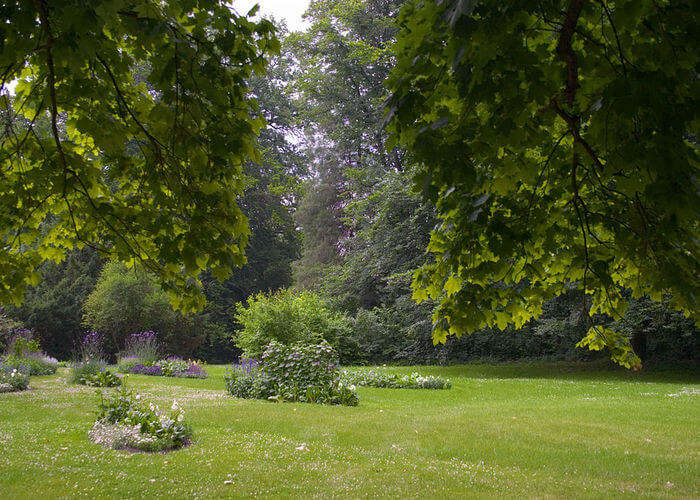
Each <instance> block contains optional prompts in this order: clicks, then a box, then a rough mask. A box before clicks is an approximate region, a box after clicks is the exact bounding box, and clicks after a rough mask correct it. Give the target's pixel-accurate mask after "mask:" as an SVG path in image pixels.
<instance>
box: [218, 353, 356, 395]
mask: <svg viewBox="0 0 700 500" xmlns="http://www.w3.org/2000/svg"><path fill="white" fill-rule="evenodd" d="M224 380H225V382H226V390H227V391H228V392H229V393H230V394H231V395H232V396H235V397H239V398H248V399H268V400H271V401H280V402H281V401H300V402H306V403H321V404H333V405H348V406H357V404H358V403H359V399H358V397H357V391H356V389H355V386H354V385H352V384H347V383H345V382H344V381H343V380H342V379H341V378H340V377H339V372H338V362H337V356H336V354H335V351H334V350H333V348H332V347H331V346H330V345H328V344H327V343H325V342H324V343H322V344H319V345H305V346H285V345H282V344H280V343H278V342H271V343H270V344H269V345H267V346H266V349H265V352H264V353H263V355H262V358H261V360H260V361H257V360H251V359H243V360H241V363H240V364H238V365H233V366H231V367H230V368H229V369H228V372H227V373H226V375H225V376H224Z"/></svg>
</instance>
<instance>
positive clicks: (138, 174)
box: [0, 0, 279, 309]
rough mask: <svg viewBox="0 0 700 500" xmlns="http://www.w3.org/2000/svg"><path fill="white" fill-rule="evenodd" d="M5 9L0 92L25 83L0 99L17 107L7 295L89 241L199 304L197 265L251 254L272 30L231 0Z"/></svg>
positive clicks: (218, 269) (4, 259)
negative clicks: (260, 76)
mask: <svg viewBox="0 0 700 500" xmlns="http://www.w3.org/2000/svg"><path fill="white" fill-rule="evenodd" d="M0 16H1V17H0V21H1V22H0V94H2V90H3V89H4V88H5V86H6V84H7V83H8V82H13V81H14V82H16V87H15V89H14V97H13V98H12V99H11V100H10V99H9V98H8V96H7V94H5V95H0V108H3V109H7V108H8V107H9V106H10V105H11V106H12V111H11V113H12V114H13V119H9V120H5V123H4V125H5V127H4V128H3V130H2V131H0V133H1V136H0V172H1V175H0V213H1V214H2V216H1V217H0V241H1V242H2V245H0V301H3V302H6V301H9V300H14V301H19V300H21V297H22V295H23V293H24V289H25V286H26V285H27V283H36V281H37V280H38V279H39V274H38V273H37V272H36V267H37V265H38V264H39V263H40V262H41V261H42V260H46V259H52V260H56V261H59V260H61V259H63V257H64V256H65V254H66V252H67V251H69V250H71V249H73V248H76V247H82V246H85V245H88V246H91V247H94V248H95V249H97V250H99V251H100V252H102V253H103V254H106V255H111V256H115V257H117V258H119V259H121V260H123V261H128V262H132V261H140V262H141V263H142V264H143V265H144V267H146V268H147V269H149V270H150V271H151V272H154V273H155V274H156V275H157V276H158V277H159V278H160V280H161V282H162V283H163V284H164V285H165V286H166V287H167V289H168V290H169V291H170V292H171V293H172V300H173V301H174V302H175V303H176V304H177V305H180V306H182V307H183V308H184V309H191V308H196V307H199V306H201V305H202V304H203V301H204V298H203V297H204V296H203V293H202V291H201V286H200V284H199V283H198V280H197V277H198V276H199V274H200V272H201V271H202V270H204V269H207V268H209V269H211V271H212V273H213V274H215V275H216V276H218V277H226V276H227V275H228V273H229V272H230V269H231V267H232V266H234V265H240V264H243V263H244V262H245V256H244V251H243V248H244V246H245V244H246V241H247V236H248V234H249V230H248V226H247V221H246V219H245V217H244V216H243V214H242V212H241V210H240V208H239V207H238V206H237V205H236V195H237V194H239V193H241V191H242V189H243V178H242V167H243V164H244V162H245V161H246V159H248V158H250V157H255V156H256V151H255V146H254V140H255V134H256V132H257V131H258V130H259V128H260V127H261V125H262V124H263V120H262V119H261V118H259V117H256V115H255V113H254V109H253V105H252V101H251V98H250V97H249V95H248V93H247V88H246V84H245V82H246V79H247V78H248V77H249V76H250V75H251V72H252V71H253V70H257V71H261V70H263V68H264V66H265V62H266V57H267V56H268V55H269V54H270V53H272V52H274V51H276V50H277V49H278V47H279V42H278V41H277V39H276V38H275V35H274V27H273V25H272V24H271V23H270V22H269V21H265V20H262V21H260V22H253V21H251V20H249V19H248V18H247V17H246V16H240V15H238V14H236V13H234V12H233V11H232V10H231V8H230V6H229V5H228V4H227V3H226V2H223V1H221V0H199V1H197V2H192V1H190V0H172V1H168V2H156V1H153V0H110V1H107V0H99V1H91V2H75V1H73V0H52V1H50V2H49V1H46V0H34V1H23V2H9V3H4V4H3V5H2V7H0ZM143 74H145V79H140V78H138V76H139V75H143ZM10 101H11V102H10ZM42 118H46V119H47V121H48V123H49V127H48V130H46V128H45V127H42V126H40V125H42V124H43V123H44V122H43V121H42ZM16 125H18V126H16ZM48 214H51V220H50V221H47V216H48ZM183 264H184V265H183Z"/></svg>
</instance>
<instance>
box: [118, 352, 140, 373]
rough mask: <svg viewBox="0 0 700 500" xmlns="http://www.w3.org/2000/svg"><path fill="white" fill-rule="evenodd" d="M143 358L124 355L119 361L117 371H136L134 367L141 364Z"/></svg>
mask: <svg viewBox="0 0 700 500" xmlns="http://www.w3.org/2000/svg"><path fill="white" fill-rule="evenodd" d="M140 364H142V363H141V360H140V359H139V358H137V357H136V356H123V357H121V358H119V360H118V361H117V371H118V372H120V373H134V367H135V366H136V365H140Z"/></svg>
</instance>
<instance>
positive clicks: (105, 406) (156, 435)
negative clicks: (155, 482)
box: [88, 389, 192, 452]
mask: <svg viewBox="0 0 700 500" xmlns="http://www.w3.org/2000/svg"><path fill="white" fill-rule="evenodd" d="M98 410H99V411H98V420H97V421H96V422H95V425H94V426H93V428H92V430H90V431H89V432H88V435H89V437H90V439H91V440H92V441H93V442H94V443H96V444H99V445H102V446H105V447H107V448H112V449H127V450H129V449H136V450H141V451H150V452H155V451H164V450H172V449H176V448H181V447H182V446H185V445H187V444H189V443H190V442H191V440H192V430H191V429H190V427H189V425H187V424H186V423H185V422H184V421H183V420H184V412H183V411H182V409H181V408H180V407H179V406H178V405H177V402H176V401H174V402H173V405H172V413H170V414H168V413H166V412H163V411H161V410H159V409H158V407H157V406H155V405H153V404H152V403H150V404H148V405H146V403H145V402H144V401H143V400H142V399H141V397H140V396H139V395H133V393H131V392H130V391H127V390H126V389H121V390H120V391H118V392H117V393H116V394H114V395H112V396H109V395H107V396H106V395H105V394H104V393H103V394H102V397H101V400H100V402H99V404H98Z"/></svg>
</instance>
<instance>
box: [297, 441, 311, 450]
mask: <svg viewBox="0 0 700 500" xmlns="http://www.w3.org/2000/svg"><path fill="white" fill-rule="evenodd" d="M294 449H295V450H297V451H309V447H308V446H306V443H301V444H300V445H299V446H297V447H296V448H294Z"/></svg>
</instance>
